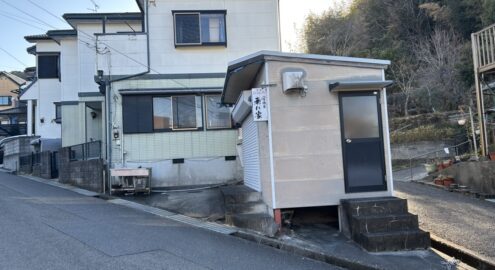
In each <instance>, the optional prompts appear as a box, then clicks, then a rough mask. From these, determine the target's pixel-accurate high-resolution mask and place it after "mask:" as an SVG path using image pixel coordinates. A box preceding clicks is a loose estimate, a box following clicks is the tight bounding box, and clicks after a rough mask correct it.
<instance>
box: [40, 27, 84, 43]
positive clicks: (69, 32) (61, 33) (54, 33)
mask: <svg viewBox="0 0 495 270" xmlns="http://www.w3.org/2000/svg"><path fill="white" fill-rule="evenodd" d="M46 35H47V36H49V37H51V38H52V39H53V40H55V41H56V42H57V43H60V40H62V39H66V38H74V37H77V31H76V30H74V29H66V30H50V31H48V32H46Z"/></svg>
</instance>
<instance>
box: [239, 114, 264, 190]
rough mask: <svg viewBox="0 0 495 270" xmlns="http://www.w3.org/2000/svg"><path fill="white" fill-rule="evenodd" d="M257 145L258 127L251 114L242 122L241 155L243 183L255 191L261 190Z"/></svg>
mask: <svg viewBox="0 0 495 270" xmlns="http://www.w3.org/2000/svg"><path fill="white" fill-rule="evenodd" d="M259 147H260V146H259V138H258V127H257V125H256V122H254V121H253V115H252V114H251V115H249V116H248V118H247V119H246V121H244V123H243V124H242V156H243V162H244V185H246V186H248V187H250V188H252V189H254V190H256V191H261V176H260V150H259Z"/></svg>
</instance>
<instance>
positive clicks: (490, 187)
mask: <svg viewBox="0 0 495 270" xmlns="http://www.w3.org/2000/svg"><path fill="white" fill-rule="evenodd" d="M441 174H443V175H452V176H453V177H454V179H455V182H456V183H457V184H460V185H465V186H468V187H469V188H470V189H473V190H476V191H477V192H479V193H482V194H489V195H495V161H479V162H462V163H457V164H454V165H453V166H451V167H449V168H447V169H444V170H443V171H441Z"/></svg>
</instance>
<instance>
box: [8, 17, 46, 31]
mask: <svg viewBox="0 0 495 270" xmlns="http://www.w3.org/2000/svg"><path fill="white" fill-rule="evenodd" d="M0 16H4V17H6V18H8V19H11V20H14V21H17V22H20V23H23V24H25V25H27V26H31V27H33V28H36V29H39V30H41V31H46V29H43V28H41V27H38V26H35V25H33V24H30V23H28V22H24V21H22V20H19V19H17V18H15V17H12V16H10V15H6V14H3V13H0Z"/></svg>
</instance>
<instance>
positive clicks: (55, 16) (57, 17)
mask: <svg viewBox="0 0 495 270" xmlns="http://www.w3.org/2000/svg"><path fill="white" fill-rule="evenodd" d="M27 1H28V2H29V3H31V4H33V5H35V6H36V7H38V8H39V9H41V10H43V11H45V12H46V13H48V14H50V15H51V16H52V17H54V18H56V19H57V20H60V21H62V22H63V23H67V22H66V21H65V20H63V19H61V18H60V16H57V15H55V14H53V13H52V12H51V11H49V10H48V9H46V8H44V7H43V6H40V5H38V4H37V3H36V2H34V1H32V0H27Z"/></svg>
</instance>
